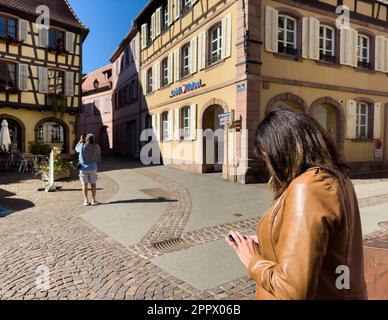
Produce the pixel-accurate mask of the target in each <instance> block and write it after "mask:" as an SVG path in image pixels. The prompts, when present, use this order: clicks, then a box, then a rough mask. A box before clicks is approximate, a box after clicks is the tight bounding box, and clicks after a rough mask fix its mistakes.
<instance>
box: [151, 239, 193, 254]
mask: <svg viewBox="0 0 388 320" xmlns="http://www.w3.org/2000/svg"><path fill="white" fill-rule="evenodd" d="M152 245H153V246H154V247H155V249H157V250H158V251H159V252H161V253H168V252H173V251H177V250H182V249H185V248H188V247H189V245H188V244H187V243H186V242H185V241H183V240H182V239H178V238H177V239H168V240H163V241H160V242H155V243H153V244H152Z"/></svg>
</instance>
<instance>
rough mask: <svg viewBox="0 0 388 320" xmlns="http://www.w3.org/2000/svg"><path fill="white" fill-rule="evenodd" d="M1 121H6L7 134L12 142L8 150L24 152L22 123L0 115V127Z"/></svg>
mask: <svg viewBox="0 0 388 320" xmlns="http://www.w3.org/2000/svg"><path fill="white" fill-rule="evenodd" d="M3 120H6V121H7V123H8V129H9V134H10V136H11V141H12V145H11V148H10V150H11V151H21V152H24V151H25V150H24V149H25V143H24V135H25V132H24V126H23V125H22V122H20V121H19V120H17V119H16V118H14V117H11V116H8V115H0V126H1V123H2V122H3Z"/></svg>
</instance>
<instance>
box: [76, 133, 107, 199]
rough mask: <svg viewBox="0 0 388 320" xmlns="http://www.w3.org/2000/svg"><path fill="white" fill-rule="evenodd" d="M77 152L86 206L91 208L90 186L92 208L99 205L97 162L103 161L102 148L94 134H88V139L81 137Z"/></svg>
mask: <svg viewBox="0 0 388 320" xmlns="http://www.w3.org/2000/svg"><path fill="white" fill-rule="evenodd" d="M75 151H76V152H77V153H78V154H79V165H78V169H79V170H80V172H79V177H80V180H81V184H82V193H83V196H84V206H89V205H90V202H89V199H88V185H89V184H90V185H91V187H92V203H91V205H92V206H97V205H99V202H98V201H97V200H96V195H97V162H100V161H101V148H100V146H99V145H98V144H96V143H95V137H94V135H93V134H88V135H87V136H86V138H85V137H84V136H81V139H80V141H79V142H78V144H77V146H76V148H75Z"/></svg>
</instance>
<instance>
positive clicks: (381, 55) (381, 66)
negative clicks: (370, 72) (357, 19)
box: [375, 36, 386, 72]
mask: <svg viewBox="0 0 388 320" xmlns="http://www.w3.org/2000/svg"><path fill="white" fill-rule="evenodd" d="M375 39H376V40H375V41H376V44H375V70H376V71H382V72H385V67H386V66H385V52H386V51H385V49H386V45H385V41H386V38H385V37H384V36H377V37H376V38H375Z"/></svg>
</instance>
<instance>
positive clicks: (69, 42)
mask: <svg viewBox="0 0 388 320" xmlns="http://www.w3.org/2000/svg"><path fill="white" fill-rule="evenodd" d="M74 42H75V34H74V33H72V32H66V51H67V52H69V53H74V52H75V50H74V49H75V43H74Z"/></svg>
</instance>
